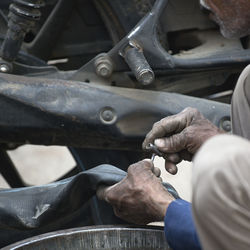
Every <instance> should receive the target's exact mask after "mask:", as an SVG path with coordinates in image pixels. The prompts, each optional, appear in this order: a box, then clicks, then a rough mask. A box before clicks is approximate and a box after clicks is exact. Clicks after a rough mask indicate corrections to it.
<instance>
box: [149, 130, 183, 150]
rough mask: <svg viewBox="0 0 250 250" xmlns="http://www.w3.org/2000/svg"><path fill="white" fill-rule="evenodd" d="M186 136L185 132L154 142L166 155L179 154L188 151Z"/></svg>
mask: <svg viewBox="0 0 250 250" xmlns="http://www.w3.org/2000/svg"><path fill="white" fill-rule="evenodd" d="M186 140H187V138H186V136H185V134H184V133H183V132H181V133H179V134H174V135H172V136H170V137H165V138H161V139H156V140H155V141H154V143H155V145H156V146H157V147H158V149H159V150H160V151H162V152H164V153H178V152H180V151H182V150H184V149H186Z"/></svg>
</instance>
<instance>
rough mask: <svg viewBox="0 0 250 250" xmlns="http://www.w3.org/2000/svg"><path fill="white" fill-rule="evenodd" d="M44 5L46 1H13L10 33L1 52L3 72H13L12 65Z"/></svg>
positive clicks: (0, 69) (0, 65) (10, 8)
mask: <svg viewBox="0 0 250 250" xmlns="http://www.w3.org/2000/svg"><path fill="white" fill-rule="evenodd" d="M44 5H45V3H44V0H13V3H12V4H11V5H10V7H9V15H8V18H9V21H8V31H7V33H6V36H5V39H4V41H3V44H2V47H1V51H0V55H1V59H0V71H1V72H6V73H7V72H10V71H11V69H12V64H11V63H12V62H13V61H14V60H15V59H16V57H17V54H18V52H19V50H20V48H21V46H22V43H23V40H24V37H25V35H26V34H27V32H29V31H30V30H31V29H32V28H33V27H34V26H35V23H36V21H37V20H39V19H40V16H41V12H40V10H39V9H40V8H41V7H43V6H44Z"/></svg>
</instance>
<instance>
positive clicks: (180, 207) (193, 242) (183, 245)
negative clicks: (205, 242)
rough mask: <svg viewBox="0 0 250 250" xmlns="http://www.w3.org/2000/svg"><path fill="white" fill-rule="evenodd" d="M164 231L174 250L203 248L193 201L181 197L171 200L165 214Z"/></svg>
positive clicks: (198, 249) (197, 249) (199, 249)
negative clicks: (194, 218)
mask: <svg viewBox="0 0 250 250" xmlns="http://www.w3.org/2000/svg"><path fill="white" fill-rule="evenodd" d="M164 231H165V235H166V239H167V241H168V244H169V246H170V247H171V248H172V249H173V250H201V245H200V241H199V238H198V235H197V232H196V229H195V225H194V222H193V218H192V211H191V203H189V202H187V201H184V200H181V199H177V200H175V201H173V202H171V204H170V205H169V207H168V209H167V212H166V216H165V229H164Z"/></svg>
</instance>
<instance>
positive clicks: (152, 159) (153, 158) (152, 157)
mask: <svg viewBox="0 0 250 250" xmlns="http://www.w3.org/2000/svg"><path fill="white" fill-rule="evenodd" d="M155 156H156V154H155V153H153V154H152V156H151V161H152V163H154V160H155Z"/></svg>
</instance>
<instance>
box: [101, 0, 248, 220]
mask: <svg viewBox="0 0 250 250" xmlns="http://www.w3.org/2000/svg"><path fill="white" fill-rule="evenodd" d="M200 2H201V4H202V5H203V6H204V7H205V8H207V9H208V10H209V11H210V12H211V15H210V16H211V18H212V19H213V20H214V21H215V22H217V23H218V25H219V26H220V30H221V33H222V35H224V36H225V37H227V38H240V37H243V36H246V35H249V34H250V11H249V10H250V0H200ZM219 133H221V131H220V130H219V129H218V128H217V127H215V126H214V125H213V124H212V123H211V122H209V121H208V120H207V119H205V118H204V117H203V116H202V114H201V113H199V112H198V111H197V110H195V109H192V108H187V109H185V110H184V111H183V112H181V113H179V114H177V115H174V116H170V117H166V118H164V119H162V120H161V121H160V122H158V123H156V124H155V125H154V126H153V128H152V130H151V131H150V132H149V133H148V135H147V136H146V139H145V141H144V143H143V148H144V149H145V148H146V145H147V144H148V143H150V142H151V143H152V142H154V143H155V144H156V145H157V146H158V147H159V149H160V150H161V151H162V152H164V154H165V159H166V169H167V170H168V171H169V172H170V173H172V174H175V173H176V172H177V167H176V164H177V163H178V162H180V161H181V160H182V159H185V160H191V159H192V156H193V155H194V154H195V153H196V152H197V151H198V150H199V148H200V147H201V145H202V144H203V143H204V142H205V141H207V140H208V139H209V138H211V137H212V136H215V135H217V134H219ZM103 197H104V199H105V200H106V201H107V202H109V203H111V204H112V205H113V207H114V211H115V213H116V215H117V216H118V217H121V218H122V219H124V220H127V221H128V222H132V223H137V224H146V223H148V222H152V221H158V220H163V218H164V215H165V212H166V210H167V208H168V206H169V205H170V204H171V202H172V201H173V200H174V198H173V197H172V196H171V195H170V194H169V193H168V192H167V191H166V190H165V189H163V187H162V186H161V184H160V180H159V178H157V177H156V176H155V175H154V174H153V172H152V169H151V167H150V165H149V163H148V162H145V161H142V162H139V163H137V164H134V165H132V166H131V167H129V170H128V176H127V177H126V178H125V179H124V180H123V181H122V182H120V183H118V184H116V185H115V186H112V187H109V188H108V189H105V192H103Z"/></svg>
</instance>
